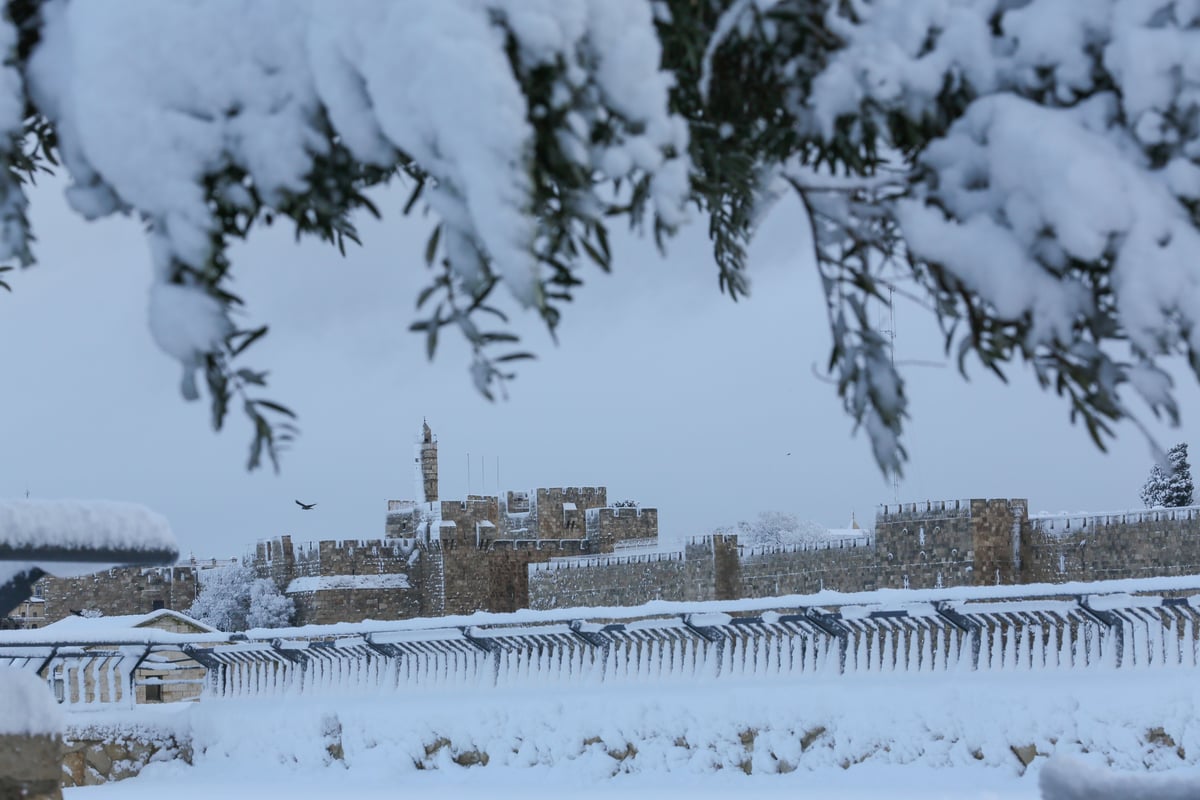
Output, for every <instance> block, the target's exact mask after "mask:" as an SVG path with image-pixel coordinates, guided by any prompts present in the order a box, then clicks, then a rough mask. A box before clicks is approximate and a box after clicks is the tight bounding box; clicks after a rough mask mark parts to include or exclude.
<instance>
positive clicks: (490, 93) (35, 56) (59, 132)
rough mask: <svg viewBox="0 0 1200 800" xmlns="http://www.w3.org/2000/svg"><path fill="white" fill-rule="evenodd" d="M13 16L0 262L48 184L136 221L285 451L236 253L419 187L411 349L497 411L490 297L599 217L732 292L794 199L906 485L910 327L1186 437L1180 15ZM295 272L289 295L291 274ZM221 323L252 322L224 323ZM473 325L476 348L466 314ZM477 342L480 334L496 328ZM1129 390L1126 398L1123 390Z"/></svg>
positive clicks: (562, 6)
mask: <svg viewBox="0 0 1200 800" xmlns="http://www.w3.org/2000/svg"><path fill="white" fill-rule="evenodd" d="M5 9H6V12H7V13H6V15H5V18H4V20H3V21H2V23H0V52H2V53H4V54H5V56H4V59H3V63H2V64H0V161H3V162H4V164H5V166H6V167H7V169H3V170H0V258H3V259H8V260H12V261H16V262H19V263H21V264H23V265H24V264H30V263H32V261H33V252H32V247H31V245H32V242H33V236H32V232H31V231H30V229H29V222H28V217H27V214H26V211H27V209H26V199H25V194H24V185H25V183H26V182H27V181H29V180H30V179H31V178H32V177H33V176H34V175H35V174H36V173H37V172H38V171H39V170H41V169H44V168H47V167H51V166H58V165H61V167H62V169H63V170H64V171H65V172H66V173H67V175H68V176H69V179H70V187H69V188H68V190H67V194H68V199H69V201H70V203H71V205H72V206H73V207H74V208H75V209H76V210H77V211H78V212H79V213H80V214H81V215H83V216H85V217H87V218H89V219H91V218H97V217H102V216H106V215H110V214H114V213H120V214H130V215H134V216H136V217H138V218H139V219H140V220H142V222H143V224H144V225H145V227H146V230H147V235H148V237H149V241H150V252H151V260H152V263H153V276H154V277H153V288H152V290H151V303H150V328H151V332H152V335H153V337H154V339H155V341H156V342H157V343H158V345H159V346H160V347H161V348H162V349H163V350H164V351H166V352H167V353H169V354H170V355H171V356H173V357H174V358H176V359H178V361H179V362H180V364H181V365H182V369H183V381H182V390H183V393H184V395H185V396H186V397H188V398H195V397H197V396H198V395H199V392H200V388H199V387H198V386H197V380H196V375H197V373H200V374H201V375H202V376H203V383H204V384H206V385H207V389H208V393H209V395H210V398H211V405H212V419H213V424H214V425H215V426H216V427H217V428H220V427H221V426H222V424H223V421H224V419H225V417H226V414H227V411H228V409H229V408H230V407H231V403H232V402H233V401H234V400H235V399H236V400H237V401H238V404H239V405H240V406H241V408H243V409H244V410H245V413H247V414H248V415H249V417H250V418H251V421H252V424H253V429H254V431H255V434H254V439H253V442H252V448H251V455H250V465H251V467H253V466H255V465H257V464H259V462H260V460H261V458H262V456H263V455H264V453H265V455H266V456H267V457H269V458H270V459H271V460H272V461H275V459H276V456H277V451H278V448H279V447H280V445H282V444H283V443H285V442H286V441H287V440H288V439H289V438H290V437H291V436H292V434H293V432H294V428H292V427H291V423H290V420H291V418H292V416H293V414H292V412H291V411H290V410H289V409H287V408H286V407H285V406H282V405H280V404H278V403H275V402H273V401H270V400H267V399H265V398H264V397H263V396H262V395H261V391H262V387H263V385H264V384H265V375H266V373H265V372H263V371H261V370H258V369H253V368H250V367H248V366H246V365H245V364H244V363H243V361H244V357H245V352H246V350H247V348H248V347H249V346H250V345H252V344H253V343H254V342H255V341H256V340H257V339H258V338H259V337H261V336H262V335H263V334H264V333H265V332H266V326H265V325H257V324H256V325H249V326H247V325H241V324H238V325H235V324H234V322H233V316H232V315H231V312H232V310H233V309H234V308H236V307H239V306H240V300H239V299H238V298H237V296H236V295H235V294H234V293H233V291H232V280H233V277H234V275H235V273H236V267H235V265H234V264H232V263H231V262H230V259H229V256H228V251H229V245H230V244H231V243H233V242H235V241H237V240H239V239H243V238H246V237H248V236H250V235H251V234H252V233H253V232H254V231H255V230H257V229H258V228H259V227H261V226H262V225H270V224H272V222H273V221H276V220H287V221H289V222H290V223H291V224H293V225H294V226H295V228H296V231H297V233H298V234H307V235H315V236H318V237H320V238H322V239H325V240H327V241H329V242H330V243H332V244H334V245H336V246H338V247H339V248H341V247H344V246H345V243H346V241H347V240H349V241H352V242H357V240H358V234H357V230H356V228H355V219H356V217H357V216H358V215H361V214H362V213H363V212H366V213H371V214H376V215H378V214H379V213H380V212H379V210H378V209H377V208H376V207H375V205H374V204H373V202H372V200H371V199H370V198H369V197H368V195H367V192H368V190H370V189H371V187H374V186H378V185H381V184H385V183H389V182H398V183H402V184H404V185H406V186H407V187H409V189H410V190H411V199H410V201H409V203H408V205H407V207H406V211H407V210H411V209H414V208H426V209H428V210H430V211H431V212H432V215H433V219H434V220H435V226H434V227H433V230H432V233H431V236H430V238H429V240H428V243H427V246H426V247H425V261H426V263H427V264H428V265H429V267H430V268H431V274H432V276H433V277H432V279H431V282H430V285H429V286H428V288H427V289H425V290H424V291H422V292H421V293H420V296H419V297H418V298H417V305H418V307H419V309H420V311H419V316H418V319H417V321H416V322H415V323H414V324H413V328H414V329H415V330H416V331H418V332H420V333H421V334H422V335H424V336H425V337H426V343H427V349H428V352H429V354H430V355H432V354H433V352H434V350H435V348H436V346H437V342H438V335H439V332H440V331H442V330H444V329H445V328H447V327H451V328H454V329H457V330H458V331H459V332H460V333H461V334H462V335H463V336H465V337H466V339H467V340H468V341H469V342H470V344H471V346H472V350H473V357H472V363H471V374H472V376H473V379H474V382H475V384H476V386H478V388H479V389H480V391H483V392H484V393H486V394H489V396H490V394H491V393H493V392H494V391H495V390H496V389H497V387H498V385H502V384H503V382H504V380H505V379H506V378H508V377H509V376H510V374H511V373H510V372H508V369H509V368H510V365H511V363H512V362H514V361H517V360H519V359H522V358H527V357H529V354H528V353H526V352H524V351H521V350H517V349H514V347H513V343H514V338H515V337H513V335H512V334H511V333H510V332H509V331H508V330H507V329H506V327H505V325H504V322H503V321H504V319H506V318H505V316H504V315H503V313H501V312H500V311H499V309H498V308H497V303H498V302H501V300H502V298H500V297H499V296H498V295H499V293H498V292H497V287H499V286H504V287H506V289H507V293H508V294H509V295H510V296H511V298H512V299H514V300H515V301H516V303H517V305H518V306H521V307H524V308H527V309H531V310H533V311H534V312H535V313H537V314H539V315H540V316H541V318H542V319H543V320H545V323H546V324H547V325H548V326H550V327H551V328H553V327H554V326H555V325H556V324H557V322H558V320H559V318H560V315H561V314H562V313H563V309H564V307H565V303H566V302H567V301H568V300H569V299H570V297H571V294H572V292H573V291H575V290H576V287H578V286H579V285H580V284H581V282H582V278H583V275H584V272H583V270H584V262H587V261H592V262H595V263H597V264H599V265H600V266H601V267H603V268H605V269H608V268H609V267H610V266H612V263H611V261H612V260H611V256H610V252H609V247H608V235H607V230H608V225H609V224H611V223H613V222H618V223H619V222H627V223H630V224H632V225H633V226H634V227H635V228H638V229H643V228H649V229H650V230H652V232H653V235H654V238H655V240H656V241H657V242H658V243H659V244H660V246H664V245H665V240H666V239H667V237H668V236H669V235H670V234H671V233H672V232H673V231H675V230H676V229H677V228H678V227H679V226H680V225H682V224H684V223H685V222H686V221H687V220H688V218H689V215H692V216H701V217H704V218H705V219H704V221H705V222H706V223H707V225H708V229H709V231H710V234H711V238H712V242H713V255H714V260H715V263H716V267H717V271H718V274H719V278H720V285H721V287H722V289H723V290H724V291H726V292H728V294H729V295H730V296H731V297H732V298H734V299H737V298H740V297H742V296H743V295H745V294H747V293H748V291H749V288H750V287H749V283H748V280H747V277H746V274H745V269H744V268H745V251H746V245H747V243H748V241H749V240H750V238H751V236H752V235H753V233H754V230H755V227H756V225H757V224H758V222H759V221H760V220H761V219H762V217H763V216H764V215H765V214H766V213H768V211H769V210H770V208H771V206H772V203H773V201H774V200H775V199H776V198H778V197H779V196H780V195H781V194H782V193H784V192H794V193H796V194H797V196H798V197H799V198H800V200H801V201H802V202H803V206H804V208H805V209H806V219H804V220H803V223H804V224H806V225H809V226H811V229H812V232H813V254H814V256H815V264H816V268H817V271H818V274H819V277H820V285H821V286H822V289H823V291H824V294H825V297H826V300H827V308H828V314H829V325H830V331H831V334H832V351H831V354H830V359H829V362H828V367H829V370H830V372H831V373H832V375H833V377H834V379H835V382H836V384H837V387H838V392H839V394H840V395H841V397H842V398H843V401H844V405H845V408H846V411H847V412H848V413H849V414H850V415H851V416H852V417H853V418H854V420H855V421H856V422H857V423H858V424H860V425H861V426H862V427H864V428H865V430H866V431H867V433H868V434H869V436H870V438H871V441H872V444H873V449H874V453H875V457H876V459H877V460H878V462H879V463H880V465H881V466H882V467H883V468H885V469H887V470H897V469H899V468H900V466H901V464H902V462H903V459H904V451H903V448H902V447H901V444H900V434H901V428H902V423H903V420H904V419H905V417H906V415H907V398H906V394H905V390H904V383H903V381H902V380H901V377H900V375H899V374H898V373H897V371H896V369H895V367H894V365H893V364H892V363H891V360H890V359H889V358H888V348H887V341H886V339H885V337H884V336H883V335H882V334H880V333H879V332H878V331H877V330H876V329H875V326H874V325H873V323H872V316H873V315H872V311H871V308H870V304H871V303H872V302H878V301H883V300H884V299H885V298H886V297H888V295H889V290H894V291H896V292H899V293H901V294H902V295H908V296H911V297H914V298H915V299H917V300H918V301H919V302H921V303H923V304H925V305H926V306H927V307H928V308H930V310H931V312H932V313H933V314H934V315H935V316H936V318H937V320H938V321H939V322H940V324H941V325H942V327H943V330H944V332H945V342H946V348H947V352H952V353H954V354H955V356H956V358H957V360H958V363H959V366H960V369H962V370H964V372H965V369H966V364H967V362H968V360H969V359H971V358H977V359H978V360H979V361H980V362H981V363H982V365H983V366H984V367H986V368H987V369H989V370H992V371H994V372H996V373H997V374H1001V375H1002V374H1003V372H1002V371H1003V369H1004V368H1005V367H1006V366H1008V365H1010V364H1011V363H1012V362H1014V361H1023V362H1026V363H1028V364H1029V365H1031V366H1032V367H1033V369H1034V372H1035V374H1036V376H1037V378H1038V380H1039V381H1040V382H1041V384H1042V385H1043V386H1045V387H1053V388H1054V390H1055V391H1056V392H1057V393H1058V394H1059V395H1061V396H1063V397H1064V398H1065V399H1066V401H1067V403H1068V405H1069V407H1070V411H1071V416H1072V418H1073V419H1074V418H1079V419H1081V420H1082V421H1083V422H1084V424H1085V425H1086V427H1087V429H1088V431H1089V432H1090V434H1091V435H1092V437H1093V438H1094V439H1095V440H1096V442H1097V444H1099V445H1101V446H1103V441H1104V437H1105V436H1106V435H1110V434H1111V428H1110V426H1111V423H1112V422H1114V421H1116V420H1120V419H1122V418H1125V417H1128V416H1130V415H1132V414H1133V409H1132V407H1131V405H1130V394H1132V395H1133V396H1135V397H1139V398H1141V400H1143V401H1144V402H1145V403H1146V404H1147V405H1148V407H1149V409H1150V410H1151V411H1152V412H1153V413H1154V414H1165V415H1166V417H1167V418H1168V419H1169V420H1170V421H1172V422H1176V421H1177V418H1178V408H1177V404H1176V401H1175V399H1174V394H1173V391H1172V387H1171V381H1170V380H1169V378H1168V375H1167V374H1166V372H1164V370H1163V369H1162V367H1161V365H1160V360H1161V359H1162V358H1163V357H1164V356H1170V355H1176V354H1177V355H1184V356H1186V357H1187V358H1188V360H1189V363H1190V364H1191V366H1192V369H1193V371H1197V370H1200V355H1198V354H1200V324H1197V323H1200V112H1198V111H1197V109H1198V107H1200V81H1198V80H1197V79H1196V77H1195V76H1196V74H1197V72H1198V69H1200V68H1198V67H1197V63H1196V59H1197V56H1196V54H1197V53H1200V5H1198V4H1197V3H1196V2H1194V0H1089V2H1065V1H1064V0H1024V1H1022V2H1013V1H1012V0H855V1H854V2H846V1H845V0H774V1H772V0H555V1H554V2H538V1H535V0H441V1H440V2H436V3H434V2H430V3H380V2H374V1H373V0H354V1H353V2H349V1H348V2H337V3H335V2H322V1H321V0H310V1H309V2H305V0H254V1H253V2H247V1H246V0H208V2H204V3H184V2H171V1H170V0H126V2H122V3H120V4H118V5H115V6H114V5H113V4H109V3H86V2H65V0H10V2H9V3H8V4H7V5H6V6H5ZM280 280H286V276H284V277H281V278H280ZM239 318H240V319H246V318H247V317H246V316H245V315H244V314H243V315H241V316H240V317H239ZM489 320H490V321H492V323H493V324H489V325H485V324H484V323H485V321H489ZM497 320H498V322H497ZM1127 390H1131V391H1127Z"/></svg>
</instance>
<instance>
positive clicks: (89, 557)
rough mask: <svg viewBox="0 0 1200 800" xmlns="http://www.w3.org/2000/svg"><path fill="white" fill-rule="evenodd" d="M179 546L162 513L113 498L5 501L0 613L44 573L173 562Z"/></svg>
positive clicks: (0, 527) (0, 522)
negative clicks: (113, 500) (111, 499)
mask: <svg viewBox="0 0 1200 800" xmlns="http://www.w3.org/2000/svg"><path fill="white" fill-rule="evenodd" d="M178 557H179V548H178V546H177V545H176V544H175V536H174V534H172V533H171V527H170V525H168V524H167V520H166V518H165V517H163V516H162V515H161V514H157V513H155V512H153V511H151V510H150V509H148V508H146V507H144V506H140V505H135V504H132V503H116V502H111V501H108V500H93V501H83V500H56V501H42V500H0V616H2V615H4V614H7V613H8V612H9V611H10V610H11V609H12V608H13V607H15V606H16V604H17V603H19V602H21V601H22V600H24V599H25V598H26V597H28V596H29V593H30V590H31V588H32V586H33V583H34V582H35V581H37V580H38V578H40V577H41V576H42V575H45V574H51V575H57V576H59V577H67V576H72V575H86V574H88V573H90V572H95V571H97V570H100V569H105V568H107V567H110V566H128V565H146V566H151V565H159V564H170V563H173V562H174V561H175V560H176V559H177V558H178Z"/></svg>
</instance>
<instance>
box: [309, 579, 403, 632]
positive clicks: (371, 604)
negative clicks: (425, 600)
mask: <svg viewBox="0 0 1200 800" xmlns="http://www.w3.org/2000/svg"><path fill="white" fill-rule="evenodd" d="M288 597H290V598H292V600H293V601H294V602H295V603H296V616H295V618H294V624H296V625H325V624H329V623H333V622H362V621H363V620H367V619H410V618H412V617H418V616H421V611H422V609H421V597H420V594H419V593H418V592H417V591H415V590H413V589H356V588H345V589H321V590H318V591H313V592H290V593H289V594H288Z"/></svg>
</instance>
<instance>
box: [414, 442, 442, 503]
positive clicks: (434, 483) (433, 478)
mask: <svg viewBox="0 0 1200 800" xmlns="http://www.w3.org/2000/svg"><path fill="white" fill-rule="evenodd" d="M416 462H417V464H416V466H417V482H418V484H417V488H418V490H419V497H420V498H421V502H423V503H436V502H437V499H438V462H437V439H435V438H434V436H433V431H431V430H430V429H429V423H428V422H422V423H421V441H420V442H419V443H418V444H417V458H416Z"/></svg>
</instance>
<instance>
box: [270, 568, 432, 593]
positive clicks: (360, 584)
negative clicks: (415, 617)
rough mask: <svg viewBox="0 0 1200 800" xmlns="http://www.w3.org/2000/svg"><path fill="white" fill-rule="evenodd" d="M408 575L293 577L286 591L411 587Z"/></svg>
mask: <svg viewBox="0 0 1200 800" xmlns="http://www.w3.org/2000/svg"><path fill="white" fill-rule="evenodd" d="M411 588H412V584H411V583H410V582H409V580H408V576H407V575H404V574H400V573H389V574H386V575H312V576H309V577H303V578H293V579H292V582H291V583H289V584H288V587H287V590H286V593H287V594H292V593H294V592H319V591H323V590H325V589H411Z"/></svg>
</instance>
